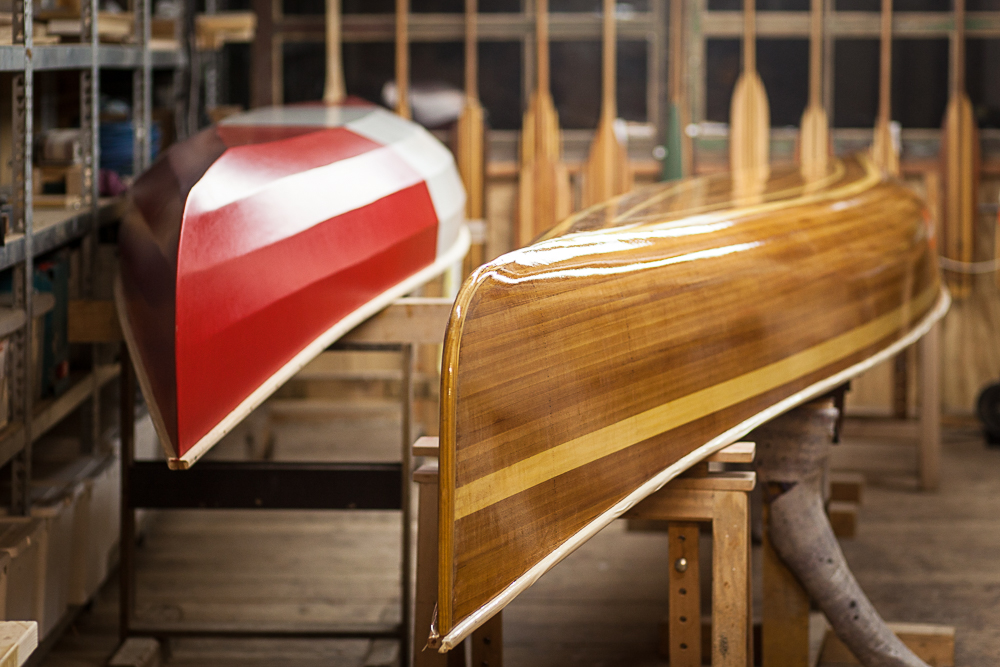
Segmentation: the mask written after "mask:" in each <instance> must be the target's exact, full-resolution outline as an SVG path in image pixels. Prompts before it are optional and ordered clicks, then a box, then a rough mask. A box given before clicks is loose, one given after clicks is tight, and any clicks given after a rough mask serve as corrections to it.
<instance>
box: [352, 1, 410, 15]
mask: <svg viewBox="0 0 1000 667" xmlns="http://www.w3.org/2000/svg"><path fill="white" fill-rule="evenodd" d="M340 11H342V12H343V13H345V14H393V13H395V12H396V3H395V1H394V0H341V3H340Z"/></svg>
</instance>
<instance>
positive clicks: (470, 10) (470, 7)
mask: <svg viewBox="0 0 1000 667" xmlns="http://www.w3.org/2000/svg"><path fill="white" fill-rule="evenodd" d="M478 5H479V3H478V1H477V0H465V94H466V95H468V96H469V97H479V52H478V48H479V21H478V16H479V15H478V11H479V6H478Z"/></svg>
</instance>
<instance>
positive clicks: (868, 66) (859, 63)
mask: <svg viewBox="0 0 1000 667" xmlns="http://www.w3.org/2000/svg"><path fill="white" fill-rule="evenodd" d="M878 68H879V41H878V40H877V39H838V40H837V41H836V42H835V43H834V45H833V125H834V127H874V126H875V115H876V114H877V113H878V80H879V71H878Z"/></svg>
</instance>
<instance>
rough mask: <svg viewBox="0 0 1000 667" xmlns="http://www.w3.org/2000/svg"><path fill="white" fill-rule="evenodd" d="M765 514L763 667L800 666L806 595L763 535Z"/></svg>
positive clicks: (804, 658)
mask: <svg viewBox="0 0 1000 667" xmlns="http://www.w3.org/2000/svg"><path fill="white" fill-rule="evenodd" d="M765 493H766V491H765ZM767 515H768V509H767V506H766V505H765V508H764V517H765V518H764V548H763V556H764V563H763V565H764V600H763V601H764V605H763V619H762V623H761V644H762V646H761V652H762V655H763V657H764V666H765V667H803V666H804V665H807V664H808V662H809V594H808V593H806V591H805V589H803V588H802V584H800V583H799V580H798V579H796V578H795V575H794V574H792V572H791V570H789V569H788V566H787V565H785V563H784V561H782V560H781V557H780V556H778V554H777V553H776V552H775V551H774V546H773V545H772V544H771V540H770V538H768V536H767V524H768V516H767Z"/></svg>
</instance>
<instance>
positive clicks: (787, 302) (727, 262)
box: [432, 158, 949, 650]
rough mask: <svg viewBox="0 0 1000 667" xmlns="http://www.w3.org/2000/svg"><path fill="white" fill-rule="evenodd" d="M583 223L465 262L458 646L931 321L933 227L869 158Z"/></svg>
mask: <svg viewBox="0 0 1000 667" xmlns="http://www.w3.org/2000/svg"><path fill="white" fill-rule="evenodd" d="M734 188H735V189H736V191H739V192H748V191H753V190H754V188H747V187H746V185H745V184H734V183H733V182H732V181H731V179H730V177H729V176H728V175H720V176H717V177H709V178H701V179H692V180H687V181H682V182H679V183H670V184H663V185H660V186H657V187H653V188H648V189H644V190H640V191H637V192H635V193H632V194H629V195H625V196H623V197H619V198H617V199H614V200H611V201H610V202H608V203H606V204H603V205H600V206H597V207H595V208H591V209H588V210H587V211H584V212H582V213H580V214H578V215H576V216H574V217H572V218H570V219H569V220H567V221H566V222H564V223H563V224H561V225H560V226H558V227H557V228H555V229H554V230H552V231H551V232H550V233H548V234H547V235H545V236H544V237H543V238H542V239H541V240H540V241H539V242H537V243H536V244H535V245H532V246H529V247H527V248H523V249H521V250H517V251H515V252H512V253H510V254H507V255H504V256H502V257H500V258H498V259H496V260H494V261H492V262H490V263H488V264H486V265H484V266H482V267H481V268H479V269H478V270H477V271H476V272H475V273H474V274H473V275H472V276H471V277H470V278H469V279H468V280H467V281H466V283H465V285H464V286H463V287H462V290H461V292H460V294H459V296H458V299H457V301H456V304H455V308H454V310H453V313H452V317H451V321H450V323H449V327H448V332H447V336H446V339H445V352H444V359H443V365H442V373H443V377H442V406H441V433H440V437H441V440H440V442H441V452H440V456H441V459H440V466H441V468H440V493H441V496H440V515H439V516H440V523H439V530H440V534H439V550H440V552H439V559H440V560H439V572H438V576H439V591H438V615H437V627H436V628H434V629H433V631H432V639H434V641H432V643H434V644H436V643H437V640H438V639H440V648H441V650H448V649H450V648H452V647H454V646H455V645H456V644H457V642H458V641H460V640H461V639H462V638H463V637H465V636H467V635H468V634H469V633H470V632H471V631H472V630H474V629H475V628H476V627H478V626H479V625H480V624H481V623H483V622H485V621H486V620H487V619H489V618H490V617H491V616H492V615H493V614H495V613H496V612H497V611H499V610H500V609H502V608H503V607H504V606H505V605H506V604H507V603H508V602H510V601H511V600H512V599H513V598H514V597H515V596H516V595H517V594H518V593H520V592H521V591H523V590H524V589H525V588H527V587H528V586H530V585H531V584H532V583H533V582H534V581H535V580H536V579H537V578H538V577H539V576H540V575H541V574H542V573H544V572H545V571H546V570H548V569H549V568H551V567H552V566H554V565H555V564H556V563H557V562H559V561H560V560H561V559H562V558H564V557H565V556H566V555H568V554H569V553H570V552H572V551H573V550H574V549H575V548H577V547H578V546H580V545H581V544H582V543H583V542H585V541H586V540H587V539H589V538H590V537H591V536H592V535H594V534H595V533H596V532H597V531H599V530H600V529H601V528H603V527H604V526H606V525H607V524H608V523H610V522H611V521H612V520H613V519H614V518H616V517H618V516H620V515H621V514H622V513H623V512H624V511H625V510H627V509H628V508H630V507H631V506H633V505H634V504H636V503H637V502H638V501H640V500H641V499H643V498H644V497H646V496H647V495H649V494H650V493H652V492H653V491H655V490H656V489H658V488H659V487H661V486H662V485H663V484H665V483H666V482H667V481H668V480H670V479H671V478H672V477H674V476H676V475H677V474H679V473H680V472H681V471H683V470H684V469H686V468H688V467H690V466H691V465H693V464H694V463H695V462H697V461H698V460H700V459H702V458H704V457H705V456H707V455H709V454H710V453H712V452H713V451H715V450H718V449H720V448H722V447H724V446H726V445H728V444H730V443H732V442H734V441H736V440H737V439H739V438H740V437H742V436H744V435H745V434H747V433H748V432H749V431H750V430H752V429H753V428H755V427H757V426H759V425H761V424H763V423H764V422H766V421H768V420H770V419H772V418H773V417H775V416H777V415H779V414H781V413H782V412H784V411H786V410H788V409H790V408H792V407H794V406H796V405H799V404H801V403H803V402H805V401H807V400H809V399H811V398H813V397H815V396H818V395H820V394H822V393H825V392H827V391H829V390H831V389H833V388H835V387H837V386H839V385H840V384H842V383H844V382H845V381H846V380H848V379H849V378H851V377H853V376H855V375H857V374H858V373H860V372H862V371H863V370H865V369H866V368H869V367H870V366H872V365H874V364H876V363H878V362H880V361H882V360H884V359H887V358H889V357H890V356H891V355H893V354H896V353H897V352H898V351H899V350H900V349H902V348H903V347H905V346H907V345H909V344H912V343H913V342H914V341H915V340H917V339H918V338H919V337H920V336H921V335H923V334H924V333H925V332H926V331H927V330H928V329H929V328H930V326H931V325H932V324H933V322H935V321H936V320H937V319H938V318H940V317H941V316H942V315H943V314H944V312H945V310H946V309H947V307H948V302H949V299H948V296H947V292H945V291H944V290H943V289H942V287H941V285H940V282H939V278H938V272H937V263H936V254H935V252H934V239H933V236H932V234H933V232H932V227H931V225H930V218H929V216H928V214H927V212H926V210H925V208H924V206H923V204H922V202H920V200H918V199H917V198H916V197H915V196H914V195H913V194H912V193H911V192H910V191H909V190H907V189H906V188H904V187H902V186H901V185H899V184H898V183H896V182H894V181H891V180H886V179H885V178H883V176H882V175H881V174H880V173H879V172H878V171H877V170H875V169H874V168H873V167H872V166H871V164H870V163H869V162H868V161H867V160H866V159H864V158H857V159H851V160H847V161H844V162H834V163H833V164H831V165H830V167H829V170H828V172H827V174H826V176H825V177H824V178H822V179H820V180H818V181H812V182H809V183H805V182H803V180H802V178H801V177H800V175H799V172H798V170H797V169H795V168H790V169H787V170H774V171H772V173H771V175H770V178H769V179H768V180H767V181H766V183H762V184H761V189H759V190H757V191H756V194H752V195H750V196H745V197H743V198H734V196H733V194H732V193H733V191H734Z"/></svg>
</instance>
